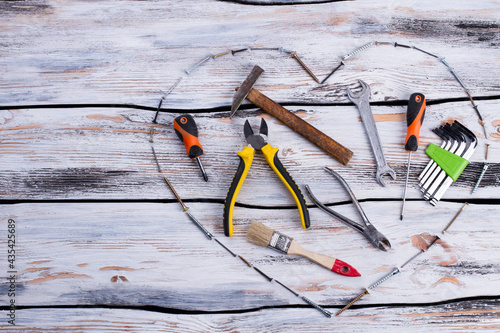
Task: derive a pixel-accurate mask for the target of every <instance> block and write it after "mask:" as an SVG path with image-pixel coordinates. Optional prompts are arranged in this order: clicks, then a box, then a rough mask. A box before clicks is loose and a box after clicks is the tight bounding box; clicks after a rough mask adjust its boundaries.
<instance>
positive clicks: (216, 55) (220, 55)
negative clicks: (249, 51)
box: [212, 51, 229, 59]
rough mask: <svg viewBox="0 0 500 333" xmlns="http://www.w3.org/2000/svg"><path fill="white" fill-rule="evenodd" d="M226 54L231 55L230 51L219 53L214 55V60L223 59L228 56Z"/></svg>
mask: <svg viewBox="0 0 500 333" xmlns="http://www.w3.org/2000/svg"><path fill="white" fill-rule="evenodd" d="M226 54H229V51H226V52H222V53H219V54H214V55H213V56H212V59H215V58H218V57H222V56H224V55H226Z"/></svg>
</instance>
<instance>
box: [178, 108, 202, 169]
mask: <svg viewBox="0 0 500 333" xmlns="http://www.w3.org/2000/svg"><path fill="white" fill-rule="evenodd" d="M174 129H175V134H177V136H178V137H179V140H181V141H182V142H183V143H184V146H185V147H186V152H187V154H188V156H189V158H191V159H193V158H197V157H200V156H201V155H203V147H202V146H201V144H200V141H198V127H196V123H195V122H194V119H193V117H191V116H190V115H188V114H183V115H180V116H179V117H177V118H175V119H174Z"/></svg>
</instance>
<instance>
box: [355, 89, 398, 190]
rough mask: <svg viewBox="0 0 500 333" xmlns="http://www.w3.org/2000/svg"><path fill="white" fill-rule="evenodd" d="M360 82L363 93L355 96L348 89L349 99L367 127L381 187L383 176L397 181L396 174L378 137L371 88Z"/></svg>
mask: <svg viewBox="0 0 500 333" xmlns="http://www.w3.org/2000/svg"><path fill="white" fill-rule="evenodd" d="M358 81H359V84H361V88H362V89H361V92H359V93H357V94H354V93H353V92H352V91H351V89H350V88H347V97H349V99H350V100H351V102H353V103H354V104H355V105H356V106H357V107H358V110H359V113H360V115H361V120H362V121H363V125H364V126H365V130H366V134H368V139H369V141H370V146H371V147H372V150H373V154H374V155H375V162H377V174H376V177H377V181H378V183H379V184H380V185H382V186H385V183H384V181H383V179H382V176H384V175H386V174H388V175H390V176H391V177H392V179H394V180H396V173H395V172H394V170H392V169H391V167H389V165H388V164H387V162H386V161H385V157H384V151H383V150H382V144H381V143H380V137H379V136H378V131H377V126H376V125H375V119H373V113H372V109H371V107H370V86H369V85H368V84H366V82H364V81H361V80H358Z"/></svg>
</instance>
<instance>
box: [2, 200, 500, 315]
mask: <svg viewBox="0 0 500 333" xmlns="http://www.w3.org/2000/svg"><path fill="white" fill-rule="evenodd" d="M362 205H363V209H364V210H365V212H366V214H367V216H369V218H370V220H371V222H372V223H373V224H374V225H375V226H376V227H377V228H378V229H379V230H380V231H381V232H382V233H384V234H385V235H386V236H387V237H388V238H389V240H390V241H391V243H392V245H393V250H391V251H389V252H388V253H385V252H382V251H380V250H378V249H375V248H374V247H373V246H371V245H370V244H369V242H368V241H367V240H366V239H365V238H364V237H363V236H362V235H361V234H359V233H357V232H355V231H354V230H352V229H350V228H348V227H346V226H344V225H343V224H342V223H340V222H339V221H337V220H335V219H334V218H332V217H329V216H328V215H326V214H325V213H324V212H322V211H319V210H318V209H316V208H315V209H311V210H310V214H311V220H312V221H314V224H313V225H312V226H311V228H310V229H308V230H306V231H304V230H303V229H302V228H301V225H300V220H299V219H298V216H297V215H298V213H297V212H296V211H295V210H293V209H287V210H280V209H277V210H270V209H265V210H261V209H248V208H242V207H238V208H237V209H236V210H235V214H234V237H232V238H227V237H224V236H223V227H222V215H221V214H222V204H209V203H205V204H202V203H189V206H190V208H191V209H190V212H191V213H192V214H193V215H194V216H195V217H197V218H198V220H199V221H200V222H201V223H203V224H204V225H205V227H206V228H207V229H208V230H209V231H211V232H212V233H213V234H214V235H215V236H216V237H217V238H218V239H219V240H220V241H221V242H223V243H224V244H225V245H226V246H228V247H229V248H230V249H231V250H232V251H233V252H234V253H236V254H239V255H241V256H243V257H244V258H245V259H247V260H248V261H249V262H251V263H253V264H255V265H257V266H258V267H259V268H261V269H262V270H263V271H264V272H265V273H266V274H268V275H269V276H271V277H274V278H276V279H278V280H280V281H282V282H283V283H285V284H287V285H289V286H290V287H292V288H293V289H294V290H295V291H296V292H300V293H304V294H305V295H307V297H309V298H311V299H313V300H315V301H316V302H318V303H320V304H326V305H335V306H338V305H342V304H345V303H347V301H348V300H349V299H350V298H351V297H353V296H354V295H355V294H357V293H358V292H360V290H361V288H363V286H366V285H368V284H371V283H373V282H375V281H376V280H377V279H379V278H380V277H381V276H383V275H385V274H386V273H387V272H388V271H389V270H390V269H392V267H394V266H400V265H402V264H403V263H404V262H405V261H406V260H407V259H409V258H410V257H412V256H413V255H414V254H415V253H418V252H419V248H418V246H417V245H416V243H415V238H419V237H424V239H425V237H426V236H425V235H422V234H425V233H428V234H431V235H434V234H439V233H440V232H441V230H442V229H443V228H444V227H445V226H446V224H447V223H448V222H449V220H451V217H452V216H453V215H454V213H455V212H456V211H458V209H459V208H460V207H461V204H458V203H442V205H440V206H439V207H437V208H436V209H434V210H432V211H431V210H428V209H427V210H426V209H425V207H426V206H425V205H427V204H426V203H423V202H418V203H413V202H412V205H408V211H407V215H408V217H409V218H408V221H404V222H401V221H399V215H398V214H397V212H398V211H399V206H396V207H395V205H394V204H393V203H391V202H365V203H363V204H362ZM381 206H382V208H381ZM0 209H1V213H2V216H5V217H6V218H11V219H14V220H15V221H16V225H17V227H16V228H17V230H16V244H17V251H16V253H17V257H18V259H17V263H16V266H17V271H18V272H19V273H18V278H17V281H18V283H19V285H18V294H17V300H18V302H19V304H22V305H24V306H35V305H46V306H50V305H71V304H81V305H93V304H108V305H115V306H118V305H119V306H127V305H130V306H141V305H142V306H146V305H152V306H159V307H165V308H174V309H181V310H191V311H204V310H205V309H207V308H210V309H212V310H213V311H215V310H217V311H235V310H238V309H240V310H241V309H247V310H248V309H255V308H260V307H262V306H277V305H287V304H300V302H299V301H300V300H299V299H297V298H296V297H295V296H293V295H292V294H290V293H288V292H286V291H285V290H283V289H281V288H280V287H279V286H278V285H277V284H270V283H268V282H267V281H266V280H265V279H264V278H263V277H262V276H260V275H259V274H257V273H256V272H254V271H253V270H252V269H250V268H248V267H247V266H246V265H245V264H244V263H243V262H241V261H240V260H239V259H238V258H234V257H232V256H231V255H230V254H229V253H227V252H226V251H225V250H224V249H223V248H222V247H220V246H219V245H218V244H217V243H216V242H214V241H209V240H208V239H207V238H206V237H205V235H204V234H203V233H201V232H199V231H198V229H197V227H196V226H195V225H194V224H192V223H191V222H190V220H189V218H188V217H187V216H186V215H185V214H184V213H183V212H182V209H181V207H180V205H178V204H177V203H170V204H162V203H157V204H153V203H73V204H70V203H44V204H17V205H8V206H2V207H1V208H0ZM335 210H337V211H339V212H340V213H341V214H343V215H346V216H352V217H353V218H356V215H355V214H353V213H354V209H353V207H352V205H350V204H346V205H341V206H336V207H335ZM498 210H499V208H498V206H496V205H486V206H485V205H472V204H471V205H469V207H468V208H467V209H466V210H465V211H464V212H463V214H462V215H461V216H460V218H459V220H458V221H456V222H455V224H454V225H453V226H452V227H451V228H450V229H449V231H448V234H446V235H444V236H443V237H442V240H441V241H439V242H438V244H437V245H436V246H434V247H432V248H431V249H429V252H428V253H426V254H424V255H422V256H421V257H419V258H418V259H417V260H416V261H415V262H413V263H412V264H411V265H409V266H407V267H405V269H404V270H402V274H400V275H398V276H397V277H394V278H393V279H392V280H390V281H388V282H386V283H385V284H384V285H382V286H380V287H379V288H377V289H375V290H374V291H373V292H372V294H370V295H369V296H366V297H365V298H364V299H363V300H362V301H360V303H359V304H390V303H407V304H411V303H427V302H442V301H445V300H452V299H455V298H463V297H475V296H479V295H481V296H485V295H491V296H494V295H496V294H497V292H498V289H497V287H496V286H497V285H498V282H499V280H500V276H499V272H500V270H499V269H498V267H499V265H500V261H499V260H498V257H497V256H496V255H495V253H496V252H498V249H497V248H496V246H497V245H495V244H497V242H495V239H497V238H498V233H499V232H500V230H499V228H498V227H494V226H493V225H494V224H495V223H494V222H495V219H496V216H498ZM391 212H392V213H391ZM415 212H418V215H419V218H418V219H415V218H413V219H412V218H411V216H412V215H413V216H414V215H415ZM251 220H257V221H260V222H263V223H265V224H266V225H268V226H269V227H271V228H273V229H275V230H277V231H280V232H283V233H284V234H286V235H287V236H289V237H293V238H294V239H295V240H296V241H297V242H299V243H300V244H301V245H302V246H304V247H306V248H307V249H308V250H311V251H314V252H317V253H322V254H325V255H329V256H333V257H336V258H339V259H341V260H344V261H346V262H348V263H350V264H352V265H353V266H354V267H356V269H357V270H358V271H359V272H360V273H361V274H362V276H361V277H359V278H352V277H349V278H348V277H343V276H340V275H338V274H335V273H332V272H329V271H327V270H325V269H324V268H322V267H320V266H318V265H316V264H314V263H311V262H310V261H309V260H307V259H305V258H302V257H299V256H288V255H283V254H280V253H278V252H275V251H273V250H271V249H267V248H263V247H259V246H256V245H253V244H251V243H248V242H247V241H246V240H245V235H246V233H247V230H248V228H249V226H250V221H251ZM492 226H493V227H492ZM484 230H489V232H484ZM1 232H2V238H3V237H6V230H2V231H1ZM3 239H5V238H3ZM360 253H363V256H366V257H368V258H369V260H366V259H364V258H362V257H360ZM115 276H124V277H125V278H126V281H123V280H122V279H119V280H117V281H113V277H115ZM1 286H2V288H6V287H7V284H2V285H1ZM5 291H6V289H3V290H2V292H1V293H0V294H1V295H5V294H6V292H5ZM181 295H182V296H181ZM214 299H217V302H216V303H214ZM297 302H298V303H297Z"/></svg>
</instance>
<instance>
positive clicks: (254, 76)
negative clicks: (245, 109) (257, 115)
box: [229, 65, 264, 118]
mask: <svg viewBox="0 0 500 333" xmlns="http://www.w3.org/2000/svg"><path fill="white" fill-rule="evenodd" d="M263 72H264V70H263V69H262V68H260V67H259V66H257V65H255V66H254V67H253V69H252V71H251V72H250V74H248V76H247V78H246V79H245V81H243V83H242V84H241V87H240V88H239V89H238V90H237V91H236V94H234V97H233V104H232V105H231V114H230V115H229V118H231V117H232V116H234V114H235V113H236V110H238V108H239V107H240V105H241V103H243V100H244V99H245V98H246V97H247V95H248V93H249V92H250V90H252V88H253V86H254V85H255V83H256V82H257V80H258V79H259V77H260V75H261V74H262V73H263Z"/></svg>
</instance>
